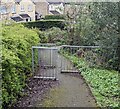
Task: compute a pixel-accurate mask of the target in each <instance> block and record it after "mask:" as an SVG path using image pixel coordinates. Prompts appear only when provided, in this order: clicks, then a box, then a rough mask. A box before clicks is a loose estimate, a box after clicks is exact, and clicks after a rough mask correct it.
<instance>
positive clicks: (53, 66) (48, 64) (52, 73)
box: [32, 46, 58, 79]
mask: <svg viewBox="0 0 120 109" xmlns="http://www.w3.org/2000/svg"><path fill="white" fill-rule="evenodd" d="M35 49H38V65H39V72H40V75H39V76H35V78H41V79H56V78H57V71H58V70H57V58H58V49H57V48H56V47H43V46H33V47H32V70H33V72H35V62H34V61H35V60H34V58H35V57H34V50H35Z"/></svg>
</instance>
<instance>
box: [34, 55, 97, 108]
mask: <svg viewBox="0 0 120 109" xmlns="http://www.w3.org/2000/svg"><path fill="white" fill-rule="evenodd" d="M61 60H62V63H64V64H63V65H65V64H68V63H69V62H68V60H65V58H64V57H62V56H59V60H58V69H57V70H58V80H59V85H58V86H56V87H55V88H53V89H50V91H49V92H48V93H47V94H46V96H45V99H44V100H43V101H42V102H39V101H38V102H36V104H35V107H96V103H95V100H94V98H93V96H92V94H91V92H90V90H89V88H88V86H87V85H86V83H85V81H84V80H83V79H82V77H81V76H80V74H63V73H60V70H61ZM70 66H71V65H70ZM62 67H64V66H62Z"/></svg>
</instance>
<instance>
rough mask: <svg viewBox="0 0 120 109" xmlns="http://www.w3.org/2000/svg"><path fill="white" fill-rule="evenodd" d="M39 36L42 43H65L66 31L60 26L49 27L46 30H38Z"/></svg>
mask: <svg viewBox="0 0 120 109" xmlns="http://www.w3.org/2000/svg"><path fill="white" fill-rule="evenodd" d="M39 37H40V39H41V42H42V43H56V44H57V45H61V44H65V43H66V41H67V40H66V39H67V38H66V37H67V35H66V31H65V30H61V29H60V28H56V27H53V28H50V29H48V30H46V31H39Z"/></svg>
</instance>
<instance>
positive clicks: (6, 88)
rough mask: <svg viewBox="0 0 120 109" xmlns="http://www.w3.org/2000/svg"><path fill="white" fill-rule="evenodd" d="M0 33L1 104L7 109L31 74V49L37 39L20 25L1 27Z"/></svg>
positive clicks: (32, 31)
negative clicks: (0, 36) (0, 55)
mask: <svg viewBox="0 0 120 109" xmlns="http://www.w3.org/2000/svg"><path fill="white" fill-rule="evenodd" d="M2 31H3V32H2V36H3V37H2V46H3V48H2V103H3V108H6V107H7V108H8V107H9V106H11V105H12V104H13V103H14V102H15V101H16V99H17V98H18V97H19V96H20V95H21V93H22V89H23V87H24V86H25V80H26V78H27V76H26V75H27V73H30V72H31V47H32V46H33V45H36V44H38V42H39V37H38V34H37V32H36V31H34V30H30V29H27V28H25V27H24V26H23V25H21V24H12V25H9V26H3V28H2Z"/></svg>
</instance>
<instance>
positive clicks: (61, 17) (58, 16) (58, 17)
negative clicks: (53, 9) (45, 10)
mask: <svg viewBox="0 0 120 109" xmlns="http://www.w3.org/2000/svg"><path fill="white" fill-rule="evenodd" d="M44 19H45V20H47V19H63V20H64V19H65V16H64V15H46V16H45V18H44Z"/></svg>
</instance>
